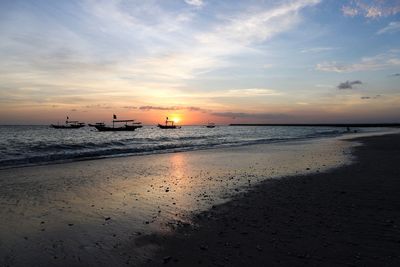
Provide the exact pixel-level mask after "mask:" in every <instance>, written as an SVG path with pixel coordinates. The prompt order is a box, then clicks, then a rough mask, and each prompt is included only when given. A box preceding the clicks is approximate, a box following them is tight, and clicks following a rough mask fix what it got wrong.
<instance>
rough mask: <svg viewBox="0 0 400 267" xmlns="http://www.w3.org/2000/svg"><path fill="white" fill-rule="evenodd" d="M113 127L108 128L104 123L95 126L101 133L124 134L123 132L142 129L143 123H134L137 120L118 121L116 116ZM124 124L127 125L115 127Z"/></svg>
mask: <svg viewBox="0 0 400 267" xmlns="http://www.w3.org/2000/svg"><path fill="white" fill-rule="evenodd" d="M113 118H114V119H113V121H112V122H113V125H112V127H111V126H106V125H105V124H104V123H96V124H94V127H95V128H96V129H97V130H98V131H99V132H122V131H134V130H136V129H138V128H142V127H143V126H142V123H141V122H134V121H135V120H117V116H116V115H114V117H113ZM121 122H124V123H125V125H123V126H119V127H115V123H121ZM128 122H131V124H128Z"/></svg>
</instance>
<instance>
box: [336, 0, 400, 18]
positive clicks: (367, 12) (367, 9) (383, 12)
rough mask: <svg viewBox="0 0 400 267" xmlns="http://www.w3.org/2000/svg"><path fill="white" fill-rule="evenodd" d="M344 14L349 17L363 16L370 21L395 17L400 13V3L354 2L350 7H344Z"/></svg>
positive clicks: (379, 0) (391, 0) (385, 0)
mask: <svg viewBox="0 0 400 267" xmlns="http://www.w3.org/2000/svg"><path fill="white" fill-rule="evenodd" d="M342 13H343V15H345V16H348V17H355V16H363V17H365V18H370V19H375V18H379V17H388V16H394V15H396V14H398V13H400V1H398V0H372V1H371V0H370V1H366V0H353V1H351V2H350V4H349V5H344V6H342Z"/></svg>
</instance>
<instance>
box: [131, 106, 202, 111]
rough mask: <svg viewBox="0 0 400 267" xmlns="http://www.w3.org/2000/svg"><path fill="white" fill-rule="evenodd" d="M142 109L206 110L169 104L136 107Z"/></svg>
mask: <svg viewBox="0 0 400 267" xmlns="http://www.w3.org/2000/svg"><path fill="white" fill-rule="evenodd" d="M138 109H139V110H142V111H150V110H168V111H171V110H188V111H199V112H207V110H205V109H202V108H199V107H192V106H188V107H186V106H170V107H163V106H140V107H139V108H138Z"/></svg>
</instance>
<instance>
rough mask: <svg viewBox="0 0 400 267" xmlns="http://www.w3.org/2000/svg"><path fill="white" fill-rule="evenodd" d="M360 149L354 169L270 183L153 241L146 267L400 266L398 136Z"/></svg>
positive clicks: (372, 141)
mask: <svg viewBox="0 0 400 267" xmlns="http://www.w3.org/2000/svg"><path fill="white" fill-rule="evenodd" d="M355 141H358V142H362V143H363V144H364V145H363V146H359V147H356V148H355V149H354V156H355V162H354V163H353V164H351V165H349V166H345V167H342V168H338V169H335V170H333V171H331V172H328V173H320V174H312V175H300V176H295V177H288V178H283V179H274V180H266V181H264V182H263V183H261V184H259V185H258V186H255V187H253V188H252V189H251V190H250V191H249V192H246V193H243V194H242V195H240V196H237V197H235V198H234V199H233V200H232V201H230V202H228V203H225V204H223V205H219V206H216V207H214V208H213V209H212V210H210V211H207V212H203V213H201V214H199V215H198V216H196V220H195V226H194V227H180V228H179V230H178V231H177V234H175V235H172V236H152V237H149V242H157V243H158V244H159V245H160V246H162V249H161V250H160V251H159V252H158V255H157V256H156V257H155V259H154V261H150V260H149V261H148V262H147V264H146V266H152V265H154V266H158V265H165V264H166V265H171V266H400V194H399V192H400V167H399V165H398V164H399V162H400V135H386V136H380V137H368V138H362V139H358V140H355Z"/></svg>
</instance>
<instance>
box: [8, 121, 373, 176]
mask: <svg viewBox="0 0 400 267" xmlns="http://www.w3.org/2000/svg"><path fill="white" fill-rule="evenodd" d="M352 130H353V129H352ZM357 130H358V131H360V129H357ZM375 130H379V129H377V128H374V129H368V131H375ZM362 131H366V130H365V129H362ZM345 132H346V128H337V127H284V126H281V127H277V126H271V127H269V126H217V127H215V128H211V129H210V128H206V127H204V126H183V127H182V128H181V129H159V128H157V127H155V126H144V127H143V128H140V129H137V130H136V131H134V132H98V131H97V130H96V129H95V128H91V127H84V128H80V129H53V128H50V127H49V126H0V169H4V168H10V167H18V166H30V165H40V164H49V163H60V162H65V161H74V160H85V159H96V158H105V157H119V156H130V155H145V154H158V153H171V152H179V151H189V150H199V149H208V148H214V147H226V146H228V147H229V146H241V145H249V144H258V143H260V144H264V143H271V142H285V141H290V140H297V139H309V138H318V137H321V136H337V135H340V134H343V133H345Z"/></svg>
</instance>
